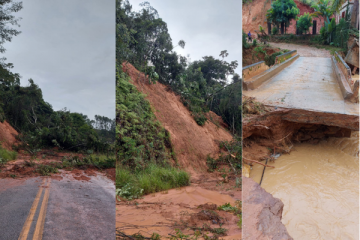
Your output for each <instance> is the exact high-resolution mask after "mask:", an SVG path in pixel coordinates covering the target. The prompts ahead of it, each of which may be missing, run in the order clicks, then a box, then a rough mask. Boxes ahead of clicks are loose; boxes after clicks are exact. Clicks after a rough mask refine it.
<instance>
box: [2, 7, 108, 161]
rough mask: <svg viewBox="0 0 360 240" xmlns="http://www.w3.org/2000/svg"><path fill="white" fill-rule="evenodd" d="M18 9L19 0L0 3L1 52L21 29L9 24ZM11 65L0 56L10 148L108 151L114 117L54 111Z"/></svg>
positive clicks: (32, 151)
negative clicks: (13, 140) (12, 136)
mask: <svg viewBox="0 0 360 240" xmlns="http://www.w3.org/2000/svg"><path fill="white" fill-rule="evenodd" d="M21 9H22V3H21V2H13V1H11V0H7V1H2V2H1V3H0V12H1V14H2V17H1V19H0V24H1V26H2V27H1V28H0V52H1V53H3V54H4V53H5V52H6V49H5V48H4V43H5V42H7V41H11V39H12V37H14V36H17V35H18V34H20V33H21V32H20V31H18V30H16V29H14V28H13V27H14V26H19V25H18V24H19V21H20V19H19V18H15V16H14V13H15V12H18V11H20V10H21ZM12 69H13V64H12V63H8V62H7V59H6V58H5V57H3V58H1V61H0V121H1V122H4V121H6V122H7V123H9V124H10V125H11V126H12V127H13V128H14V129H15V130H16V131H17V133H18V135H17V136H16V137H17V139H18V141H19V144H18V145H17V146H14V150H16V151H18V150H24V151H25V153H28V154H31V155H33V156H36V153H37V152H39V151H41V150H42V149H52V148H54V147H55V148H57V149H59V150H65V151H72V152H82V153H88V152H99V153H105V152H106V153H107V152H108V151H112V149H113V145H114V141H115V120H112V119H109V118H107V117H103V116H95V120H90V119H89V118H88V116H86V115H84V114H82V113H76V112H70V111H69V110H67V109H66V108H64V109H62V110H58V111H56V110H54V109H53V107H52V106H51V104H50V103H48V102H46V101H45V99H44V98H43V93H42V90H41V88H40V87H39V86H38V85H37V84H36V83H35V81H34V80H33V79H29V80H28V85H27V86H22V85H21V84H20V78H21V75H20V74H19V73H15V72H13V71H12ZM5 141H6V140H5ZM2 158H3V157H2V156H0V159H2ZM5 160H6V159H2V162H1V163H4V161H5Z"/></svg>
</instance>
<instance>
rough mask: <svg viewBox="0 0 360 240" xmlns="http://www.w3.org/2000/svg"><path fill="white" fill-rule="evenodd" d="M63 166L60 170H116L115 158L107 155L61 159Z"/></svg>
mask: <svg viewBox="0 0 360 240" xmlns="http://www.w3.org/2000/svg"><path fill="white" fill-rule="evenodd" d="M61 161H62V166H58V168H68V167H75V168H83V169H86V168H88V167H96V168H98V169H106V168H114V167H115V157H112V156H110V157H108V156H105V155H95V154H92V155H88V156H85V157H78V156H68V157H66V156H65V157H63V158H62V159H61Z"/></svg>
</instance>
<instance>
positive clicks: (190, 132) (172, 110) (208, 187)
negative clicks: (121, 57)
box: [116, 64, 241, 239]
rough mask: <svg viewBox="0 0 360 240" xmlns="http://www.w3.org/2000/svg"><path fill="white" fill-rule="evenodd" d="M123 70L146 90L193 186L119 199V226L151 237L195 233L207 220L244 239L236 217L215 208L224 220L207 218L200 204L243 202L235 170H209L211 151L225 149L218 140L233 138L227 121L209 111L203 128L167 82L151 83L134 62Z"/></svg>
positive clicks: (213, 152) (217, 151) (212, 154)
mask: <svg viewBox="0 0 360 240" xmlns="http://www.w3.org/2000/svg"><path fill="white" fill-rule="evenodd" d="M123 70H124V71H125V72H126V73H127V74H129V76H130V77H131V79H132V83H133V84H134V85H135V86H136V88H137V89H138V90H139V91H140V92H142V93H144V94H145V96H146V99H147V100H148V101H149V102H150V104H151V106H152V107H153V109H154V111H153V112H154V114H155V116H156V118H157V119H158V120H159V121H160V123H161V124H162V125H163V126H164V128H165V129H166V130H168V131H169V132H170V136H171V142H172V145H173V149H174V151H175V153H176V156H177V159H178V163H179V164H180V166H181V167H182V168H185V169H186V170H187V171H189V172H190V173H191V186H190V187H185V188H182V189H181V190H179V189H172V190H169V191H166V192H163V193H156V194H151V195H147V196H144V199H141V200H135V201H121V202H118V203H117V206H116V209H117V211H116V228H117V229H118V230H120V231H122V232H123V233H126V234H128V235H130V234H134V233H138V232H139V233H141V234H142V235H144V236H146V237H149V236H151V234H152V233H153V232H157V233H159V234H160V235H161V236H162V237H167V238H169V237H171V236H170V235H169V234H172V235H176V231H175V229H180V230H181V231H182V232H183V233H185V234H187V233H188V234H193V233H194V231H193V230H191V229H190V227H202V226H203V224H208V225H209V226H210V227H211V228H219V227H220V225H219V224H220V223H223V225H222V227H223V228H226V229H227V233H226V236H223V237H221V239H241V229H240V228H239V227H238V226H237V222H238V221H239V219H238V217H237V216H236V215H234V214H231V213H227V212H223V211H218V210H211V211H214V212H216V214H217V215H218V216H220V218H221V219H222V220H221V221H223V222H219V221H218V220H219V219H215V218H214V219H211V217H209V215H208V214H205V215H207V216H204V211H207V212H209V211H210V210H208V209H206V206H205V207H204V206H201V205H204V204H206V203H208V204H210V205H211V204H217V205H222V204H225V203H228V202H230V203H231V204H232V205H234V203H235V201H237V200H241V191H240V187H237V186H236V176H235V174H233V173H232V169H229V167H228V166H227V165H222V166H219V168H220V169H223V170H222V172H218V171H215V172H213V173H209V172H207V171H206V170H207V166H206V158H207V155H208V154H209V155H210V156H212V157H213V158H217V157H218V155H219V154H220V153H221V151H220V149H219V144H218V142H219V141H231V140H232V135H231V134H230V133H229V132H228V131H227V130H226V127H227V125H226V124H225V123H224V122H223V121H222V119H221V117H219V116H217V115H216V114H215V113H213V112H209V113H208V114H207V117H208V118H209V119H210V121H207V122H206V123H205V125H204V126H199V125H198V124H197V123H196V122H195V120H194V119H193V117H192V116H191V113H190V112H189V110H188V109H187V108H186V107H185V106H184V105H183V103H182V102H181V101H180V97H179V96H177V95H176V94H174V93H173V92H172V91H171V90H169V89H168V88H167V87H166V86H165V85H163V84H160V83H156V84H151V85H150V84H149V80H148V79H146V78H145V76H144V74H143V73H140V72H139V71H137V70H136V69H135V68H134V67H133V66H132V65H131V64H123ZM224 172H226V175H227V176H226V177H225V179H224V178H223V177H222V174H224ZM238 177H239V176H238ZM198 207H199V208H198ZM204 208H205V209H204ZM210 235H211V234H210ZM210 235H209V236H210ZM119 239H126V238H119ZM199 239H202V238H199Z"/></svg>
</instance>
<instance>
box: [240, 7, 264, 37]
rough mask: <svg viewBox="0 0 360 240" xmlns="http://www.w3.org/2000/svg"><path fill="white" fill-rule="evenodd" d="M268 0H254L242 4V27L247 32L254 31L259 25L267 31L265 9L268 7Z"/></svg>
mask: <svg viewBox="0 0 360 240" xmlns="http://www.w3.org/2000/svg"><path fill="white" fill-rule="evenodd" d="M270 7H271V1H270V0H254V1H252V2H250V3H246V4H243V5H242V28H243V30H244V31H245V32H246V33H248V32H249V31H251V33H252V34H253V33H255V30H259V25H261V26H262V27H263V28H264V29H265V31H266V33H267V24H266V17H265V15H266V11H267V10H268V9H270Z"/></svg>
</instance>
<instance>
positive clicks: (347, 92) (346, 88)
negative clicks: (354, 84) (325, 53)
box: [331, 56, 353, 99]
mask: <svg viewBox="0 0 360 240" xmlns="http://www.w3.org/2000/svg"><path fill="white" fill-rule="evenodd" d="M331 65H332V69H333V73H334V74H335V77H336V80H337V81H338V83H339V86H340V89H341V92H342V95H343V97H344V99H349V98H350V97H351V96H352V95H353V92H352V90H351V87H350V85H349V82H348V80H347V79H346V77H345V75H344V74H343V72H342V70H341V69H340V68H339V65H338V61H337V60H336V57H335V56H332V57H331Z"/></svg>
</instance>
